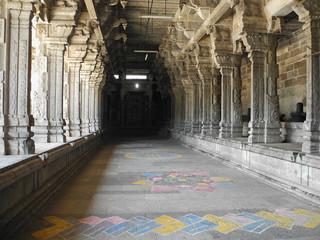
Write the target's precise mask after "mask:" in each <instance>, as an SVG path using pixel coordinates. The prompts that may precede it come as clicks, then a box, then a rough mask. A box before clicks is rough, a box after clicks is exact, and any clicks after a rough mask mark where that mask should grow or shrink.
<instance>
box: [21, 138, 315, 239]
mask: <svg viewBox="0 0 320 240" xmlns="http://www.w3.org/2000/svg"><path fill="white" fill-rule="evenodd" d="M16 239H23V240H28V239H39V240H46V239H50V240H55V239H74V240H80V239H123V240H125V239H139V240H140V239H141V240H142V239H146V240H151V239H167V240H169V239H173V240H180V239H223V240H224V239H243V240H247V239H305V240H306V239H317V240H319V239H320V208H319V206H318V207H317V206H315V205H312V204H311V203H308V202H306V201H304V200H302V199H299V198H297V197H295V196H293V195H290V194H288V193H286V192H284V191H282V190H279V189H276V188H274V187H273V186H271V185H268V184H266V183H264V182H263V180H261V179H257V178H255V177H253V176H250V175H248V174H247V173H245V172H243V171H241V170H239V169H237V168H235V167H233V166H230V165H226V164H225V163H223V162H221V161H219V160H217V159H214V158H212V157H209V156H207V155H205V154H203V153H200V152H198V151H195V150H193V149H189V148H187V147H185V146H183V145H181V144H179V143H178V142H175V141H172V140H165V139H160V138H156V137H140V138H134V137H130V138H122V139H115V140H114V141H109V143H108V144H106V146H105V147H104V148H102V149H101V151H99V152H97V153H96V154H95V155H94V156H92V158H91V159H90V161H88V163H87V165H85V166H84V167H83V168H82V170H81V171H80V172H79V173H78V174H77V175H76V176H75V177H73V178H72V179H71V180H70V182H69V183H68V184H67V185H66V186H65V187H64V188H63V190H62V191H61V192H60V193H59V194H58V195H57V197H56V198H55V199H52V201H51V202H50V203H49V204H48V207H47V208H46V209H45V210H44V211H43V212H42V214H41V215H40V216H36V217H35V218H34V220H33V221H32V222H30V223H29V224H27V225H26V226H25V228H24V229H23V230H22V231H21V232H19V233H17V236H16Z"/></svg>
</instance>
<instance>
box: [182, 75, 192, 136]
mask: <svg viewBox="0 0 320 240" xmlns="http://www.w3.org/2000/svg"><path fill="white" fill-rule="evenodd" d="M182 82H183V86H184V91H185V107H184V109H185V110H184V133H185V134H186V133H190V132H191V127H192V113H193V107H194V104H193V94H194V86H193V84H192V83H190V81H189V79H187V78H184V79H182Z"/></svg>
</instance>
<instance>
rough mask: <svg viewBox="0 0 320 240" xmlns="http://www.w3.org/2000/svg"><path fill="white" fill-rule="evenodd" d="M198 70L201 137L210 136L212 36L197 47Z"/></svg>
mask: <svg viewBox="0 0 320 240" xmlns="http://www.w3.org/2000/svg"><path fill="white" fill-rule="evenodd" d="M195 55H196V61H197V70H198V74H199V77H200V79H201V108H200V109H201V116H200V117H201V137H202V138H203V137H205V136H206V135H209V134H210V125H211V116H212V66H213V62H212V56H211V40H210V36H206V37H205V38H203V39H202V40H201V42H200V43H198V44H197V45H196V47H195Z"/></svg>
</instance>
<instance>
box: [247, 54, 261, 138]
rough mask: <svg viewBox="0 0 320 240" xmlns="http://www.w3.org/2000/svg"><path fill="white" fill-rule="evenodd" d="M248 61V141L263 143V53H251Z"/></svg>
mask: <svg viewBox="0 0 320 240" xmlns="http://www.w3.org/2000/svg"><path fill="white" fill-rule="evenodd" d="M249 59H250V61H251V103H250V104H251V116H250V122H249V129H250V130H249V138H248V141H249V142H250V143H255V142H264V139H263V135H264V124H263V113H264V109H263V108H264V106H263V103H264V60H265V59H264V53H263V52H258V51H252V52H250V54H249Z"/></svg>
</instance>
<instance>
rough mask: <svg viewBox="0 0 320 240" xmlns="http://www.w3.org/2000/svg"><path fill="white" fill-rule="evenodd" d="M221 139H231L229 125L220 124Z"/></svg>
mask: <svg viewBox="0 0 320 240" xmlns="http://www.w3.org/2000/svg"><path fill="white" fill-rule="evenodd" d="M219 125H220V129H219V138H222V139H226V138H231V131H230V126H229V124H227V123H220V124H219Z"/></svg>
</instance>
